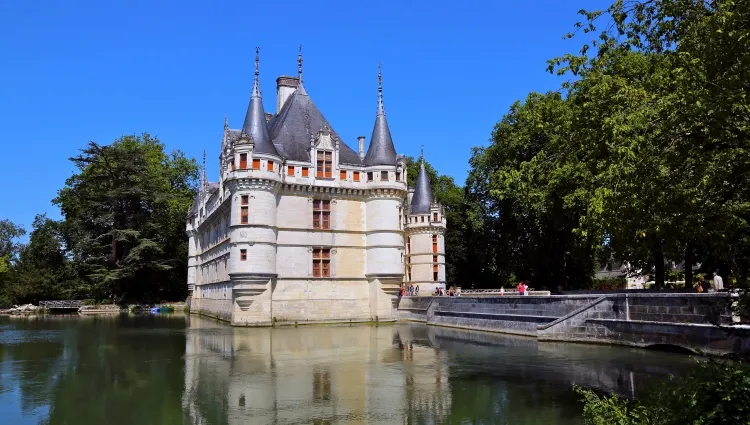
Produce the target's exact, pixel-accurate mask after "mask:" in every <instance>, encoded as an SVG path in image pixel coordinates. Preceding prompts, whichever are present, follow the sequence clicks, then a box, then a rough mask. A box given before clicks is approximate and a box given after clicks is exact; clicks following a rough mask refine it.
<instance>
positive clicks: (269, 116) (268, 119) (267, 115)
mask: <svg viewBox="0 0 750 425" xmlns="http://www.w3.org/2000/svg"><path fill="white" fill-rule="evenodd" d="M271 118H273V114H271V113H268V112H266V124H268V122H269V121H271Z"/></svg>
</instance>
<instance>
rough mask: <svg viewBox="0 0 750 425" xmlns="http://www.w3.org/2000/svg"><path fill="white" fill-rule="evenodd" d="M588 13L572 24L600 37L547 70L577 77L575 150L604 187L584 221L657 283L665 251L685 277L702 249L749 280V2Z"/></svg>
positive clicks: (572, 92) (642, 4)
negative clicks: (650, 271) (681, 267)
mask: <svg viewBox="0 0 750 425" xmlns="http://www.w3.org/2000/svg"><path fill="white" fill-rule="evenodd" d="M582 13H583V15H584V17H585V21H584V22H580V23H578V24H577V27H578V28H579V30H582V32H584V33H586V34H594V35H595V38H594V39H593V40H591V41H590V42H588V43H586V44H584V45H583V46H582V48H581V50H580V52H579V53H577V54H569V55H565V56H563V57H560V58H555V59H553V60H552V61H550V70H551V71H556V72H557V73H558V74H560V75H566V74H567V75H570V76H572V77H574V81H571V82H568V83H566V84H565V85H564V89H565V90H566V93H567V95H568V99H569V101H570V102H572V103H573V104H574V105H575V106H574V107H575V108H576V109H577V112H576V117H577V119H578V123H577V125H576V126H575V127H574V128H573V132H574V134H575V138H574V140H577V141H578V144H577V145H573V144H572V145H571V146H570V148H571V149H577V150H578V151H579V152H581V155H580V156H581V160H582V161H583V162H586V163H588V164H590V166H591V169H592V170H593V172H594V176H595V178H596V182H597V187H596V189H595V191H594V196H593V197H592V202H591V203H590V208H589V211H588V212H587V216H586V220H585V223H586V224H587V225H589V226H590V228H589V229H590V230H591V231H598V232H602V233H604V234H606V235H609V236H611V239H610V240H611V244H612V248H613V251H614V252H615V254H616V256H619V257H620V258H621V259H623V260H626V261H628V262H630V263H631V264H633V265H634V266H636V267H638V268H643V269H646V270H648V269H650V268H651V267H653V269H654V274H655V279H656V283H657V285H661V284H663V282H664V259H665V258H667V259H672V260H675V261H680V260H685V262H686V267H685V268H686V272H687V275H688V276H687V280H688V283H689V282H690V280H691V276H690V274H691V273H690V272H691V270H692V264H693V263H694V262H695V261H696V260H697V259H698V258H699V257H700V256H701V255H702V254H705V253H709V254H710V255H703V258H702V259H701V260H703V261H702V262H704V263H706V264H708V265H711V266H713V265H724V264H726V265H727V266H728V267H727V270H725V272H727V271H730V270H731V271H733V272H734V273H735V274H736V275H737V276H738V277H739V278H740V281H742V282H744V281H746V280H747V273H748V269H749V267H748V264H747V263H748V261H747V260H746V258H747V256H746V255H745V254H746V253H747V252H748V247H747V232H748V223H747V218H748V214H747V213H748V204H747V200H748V183H747V181H748V179H747V178H746V172H747V171H746V170H747V169H748V168H747V166H748V165H750V163H749V162H748V155H749V153H748V150H747V148H748V147H749V146H748V128H750V114H748V111H749V110H750V105H748V98H747V93H748V89H750V86H749V85H748V84H749V83H748V81H749V79H748V74H747V72H748V71H747V69H748V64H749V63H750V32H749V30H748V26H747V21H748V17H749V16H750V12H749V8H748V4H747V2H738V1H734V0H721V1H719V0H717V1H691V0H649V1H623V0H618V1H616V2H614V3H613V4H612V6H611V7H609V8H608V9H607V10H605V11H595V12H586V11H583V12H582ZM602 21H603V22H602ZM597 26H600V27H601V28H603V30H599V29H598V28H597ZM594 164H598V166H596V167H594ZM725 274H726V273H725Z"/></svg>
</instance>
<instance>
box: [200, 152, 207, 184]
mask: <svg viewBox="0 0 750 425" xmlns="http://www.w3.org/2000/svg"><path fill="white" fill-rule="evenodd" d="M205 187H206V150H205V149H203V165H202V166H201V190H203V189H205Z"/></svg>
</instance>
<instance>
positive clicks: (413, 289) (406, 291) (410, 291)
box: [401, 285, 419, 297]
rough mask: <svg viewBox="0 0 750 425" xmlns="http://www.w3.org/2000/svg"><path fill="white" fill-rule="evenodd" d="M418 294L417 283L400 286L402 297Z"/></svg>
mask: <svg viewBox="0 0 750 425" xmlns="http://www.w3.org/2000/svg"><path fill="white" fill-rule="evenodd" d="M417 295H419V285H416V286H415V285H409V286H402V287H401V296H402V297H416V296H417Z"/></svg>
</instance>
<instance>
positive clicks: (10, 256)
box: [0, 219, 26, 275]
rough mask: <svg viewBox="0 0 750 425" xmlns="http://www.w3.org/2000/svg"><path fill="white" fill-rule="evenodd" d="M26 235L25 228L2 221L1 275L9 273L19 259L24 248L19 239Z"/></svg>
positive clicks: (0, 241) (8, 221) (0, 240)
mask: <svg viewBox="0 0 750 425" xmlns="http://www.w3.org/2000/svg"><path fill="white" fill-rule="evenodd" d="M25 234H26V231H25V230H24V229H23V227H21V226H19V225H17V224H15V223H13V222H12V221H10V220H8V219H4V220H0V275H1V274H2V273H7V272H8V271H9V270H10V266H11V263H12V262H13V261H15V260H16V259H17V258H18V253H19V252H20V250H21V247H22V244H21V243H20V242H19V241H18V238H20V237H22V236H23V235H25Z"/></svg>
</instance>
